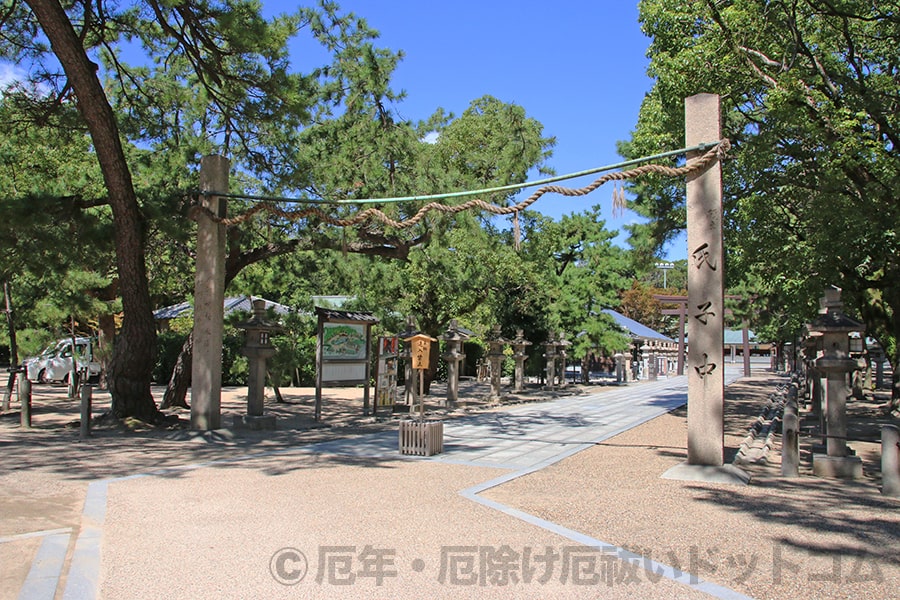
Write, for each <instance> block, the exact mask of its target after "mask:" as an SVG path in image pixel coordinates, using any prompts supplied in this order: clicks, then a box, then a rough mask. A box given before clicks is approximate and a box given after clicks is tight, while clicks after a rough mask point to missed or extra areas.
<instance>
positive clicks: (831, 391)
mask: <svg viewBox="0 0 900 600" xmlns="http://www.w3.org/2000/svg"><path fill="white" fill-rule="evenodd" d="M842 306H843V304H842V302H841V291H840V290H839V289H836V288H832V289H829V290H826V291H825V296H824V298H823V299H822V309H821V310H820V313H821V316H820V317H819V318H818V319H816V321H815V322H814V323H813V324H811V325H810V332H814V333H818V334H819V335H821V337H822V352H823V353H822V356H821V357H819V358H818V359H816V369H817V370H818V371H819V372H820V373H823V374H824V375H825V379H826V388H825V413H826V414H825V418H826V422H827V431H826V435H827V437H826V440H827V441H826V454H814V455H813V472H814V473H815V474H816V475H818V476H820V477H839V478H847V479H859V478H861V477H862V476H863V472H862V461H861V460H860V458H859V457H858V456H852V455H850V453H849V452H848V448H847V397H848V396H849V395H850V387H849V385H848V378H849V375H850V373H852V372H853V371H854V370H855V369H856V368H857V366H858V365H857V361H856V360H854V359H852V358H850V338H849V334H850V332H853V331H862V329H863V326H862V324H861V323H859V322H857V321H854V320H853V319H851V318H849V317H848V316H846V315H845V314H844V313H843V311H842V310H841V308H842Z"/></svg>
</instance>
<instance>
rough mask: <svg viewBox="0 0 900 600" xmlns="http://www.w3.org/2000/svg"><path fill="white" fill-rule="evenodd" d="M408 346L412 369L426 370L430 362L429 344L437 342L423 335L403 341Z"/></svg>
mask: <svg viewBox="0 0 900 600" xmlns="http://www.w3.org/2000/svg"><path fill="white" fill-rule="evenodd" d="M404 341H405V342H407V343H408V344H409V349H410V356H411V357H412V368H413V369H427V368H428V367H429V365H430V361H431V342H436V341H437V340H436V339H434V338H433V337H429V336H427V335H424V334H421V333H420V334H416V335H414V336H412V337H411V338H407V339H406V340H404Z"/></svg>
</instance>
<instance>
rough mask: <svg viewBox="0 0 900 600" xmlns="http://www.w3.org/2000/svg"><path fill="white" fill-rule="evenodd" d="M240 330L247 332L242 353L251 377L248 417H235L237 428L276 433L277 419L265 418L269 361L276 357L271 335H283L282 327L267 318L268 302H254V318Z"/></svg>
mask: <svg viewBox="0 0 900 600" xmlns="http://www.w3.org/2000/svg"><path fill="white" fill-rule="evenodd" d="M236 327H238V328H240V329H243V330H244V332H245V340H246V341H245V343H244V349H243V351H242V353H243V355H244V356H246V357H247V358H248V362H249V365H248V367H249V371H250V373H249V377H248V379H247V414H246V415H235V416H234V426H235V427H246V428H248V429H255V430H262V429H275V415H264V414H263V412H264V403H265V396H266V361H267V360H268V359H269V358H271V357H272V356H274V355H275V347H274V346H273V345H272V343H271V335H272V334H273V333H277V332H280V331H281V327H280V326H279V325H278V324H277V323H275V322H274V321H270V320H269V319H268V318H267V317H266V301H265V300H261V299H257V300H254V301H253V316H251V317H250V318H249V319H248V320H246V321H243V322H241V323H238V324H237V325H236Z"/></svg>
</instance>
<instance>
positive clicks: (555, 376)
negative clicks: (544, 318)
mask: <svg viewBox="0 0 900 600" xmlns="http://www.w3.org/2000/svg"><path fill="white" fill-rule="evenodd" d="M571 345H572V342H570V341H568V340H567V339H566V337H565V334H563V333H560V334H559V336H558V337H556V335H555V334H554V332H552V331H551V332H550V335H549V336H548V338H547V341H546V342H544V343H543V346H544V360H546V361H547V366H546V367H544V372H545V373H546V374H547V383H546V388H547V389H548V390H553V389H555V388H556V387H557V386H558V387H565V385H566V352H567V350H566V349H567V348H568V347H569V346H571ZM557 363H559V369H557ZM557 382H558V383H557Z"/></svg>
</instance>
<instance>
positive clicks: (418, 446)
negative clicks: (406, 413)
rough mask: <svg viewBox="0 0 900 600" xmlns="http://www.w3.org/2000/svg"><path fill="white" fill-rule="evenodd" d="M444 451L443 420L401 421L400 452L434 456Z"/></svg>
mask: <svg viewBox="0 0 900 600" xmlns="http://www.w3.org/2000/svg"><path fill="white" fill-rule="evenodd" d="M443 451H444V422H443V421H413V420H411V419H407V420H403V421H400V454H411V455H413V456H432V455H434V454H440V453H441V452H443Z"/></svg>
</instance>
